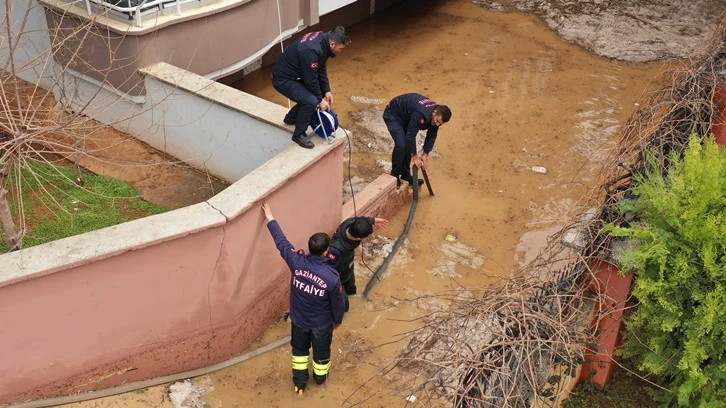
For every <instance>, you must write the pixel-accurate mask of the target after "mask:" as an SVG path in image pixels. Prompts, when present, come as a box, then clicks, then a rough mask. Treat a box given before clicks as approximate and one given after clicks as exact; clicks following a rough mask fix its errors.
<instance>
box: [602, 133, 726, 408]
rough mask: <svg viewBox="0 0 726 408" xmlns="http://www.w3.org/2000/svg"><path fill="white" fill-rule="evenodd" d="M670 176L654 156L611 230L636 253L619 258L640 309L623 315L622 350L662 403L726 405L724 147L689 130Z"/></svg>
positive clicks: (725, 190) (702, 405)
mask: <svg viewBox="0 0 726 408" xmlns="http://www.w3.org/2000/svg"><path fill="white" fill-rule="evenodd" d="M672 159H673V165H672V166H671V168H670V169H668V173H667V175H666V176H663V175H662V174H661V172H660V171H659V166H658V165H657V164H656V163H655V160H651V163H652V164H653V165H652V166H651V168H653V169H655V170H654V171H652V172H651V173H650V174H647V175H645V176H640V177H634V180H633V192H634V193H635V195H636V197H637V199H635V200H624V201H623V202H622V203H621V205H620V210H621V211H623V212H632V213H635V214H636V215H637V217H636V219H637V220H638V221H637V222H635V223H634V224H633V225H632V226H630V227H627V228H625V227H618V226H613V225H610V226H608V232H609V233H610V234H611V235H614V236H623V237H628V238H629V239H631V240H632V241H634V242H635V243H636V244H637V245H636V249H634V250H631V251H628V252H626V253H625V254H624V257H623V259H624V263H625V265H624V269H630V270H633V271H634V272H635V274H636V280H635V283H634V287H633V295H634V296H635V298H637V300H638V302H639V305H638V307H637V308H636V309H635V311H634V312H633V313H632V314H631V315H630V316H629V317H628V319H627V320H626V324H627V332H626V334H625V344H624V347H623V350H622V354H623V355H624V356H625V357H628V358H631V359H633V360H634V361H636V362H637V363H638V364H639V366H640V368H641V369H642V370H643V371H645V372H649V373H652V374H655V375H656V376H657V377H659V378H660V379H661V380H662V384H663V385H665V386H666V387H667V388H668V389H670V390H671V391H672V392H671V393H663V395H661V397H662V398H663V402H665V403H666V404H667V405H676V404H675V403H677V404H678V405H679V406H687V407H726V358H725V357H726V355H725V353H726V319H725V317H726V150H724V149H722V148H720V147H719V146H718V145H716V144H715V143H714V141H713V139H712V138H707V139H703V140H701V139H700V138H698V137H696V136H692V137H691V140H690V143H689V146H688V148H687V149H686V151H685V153H684V155H683V158H679V157H676V156H673V157H672Z"/></svg>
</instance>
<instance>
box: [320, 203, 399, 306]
mask: <svg viewBox="0 0 726 408" xmlns="http://www.w3.org/2000/svg"><path fill="white" fill-rule="evenodd" d="M387 226H388V220H386V219H383V218H373V217H350V218H348V219H347V220H345V221H343V223H342V224H340V226H338V229H337V230H336V231H335V233H334V234H333V238H331V239H330V249H329V250H328V258H330V266H332V267H333V268H335V270H336V271H338V274H340V283H342V284H343V289H344V290H345V311H346V312H347V311H348V309H349V308H350V303H349V302H348V295H355V294H356V292H357V288H356V286H355V271H354V269H353V267H354V265H353V264H354V261H355V249H356V248H358V246H359V245H360V243H361V241H362V240H363V239H365V238H367V237H368V236H370V235H371V234H372V233H373V227H376V228H386V227H387Z"/></svg>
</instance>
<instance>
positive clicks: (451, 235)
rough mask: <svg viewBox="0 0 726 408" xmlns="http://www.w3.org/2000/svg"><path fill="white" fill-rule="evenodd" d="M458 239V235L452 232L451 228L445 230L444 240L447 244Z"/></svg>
mask: <svg viewBox="0 0 726 408" xmlns="http://www.w3.org/2000/svg"><path fill="white" fill-rule="evenodd" d="M458 239H459V234H457V233H456V232H454V229H453V228H446V235H445V236H444V240H446V241H449V242H454V241H456V240H458Z"/></svg>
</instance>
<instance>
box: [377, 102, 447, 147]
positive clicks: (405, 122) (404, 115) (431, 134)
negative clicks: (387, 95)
mask: <svg viewBox="0 0 726 408" xmlns="http://www.w3.org/2000/svg"><path fill="white" fill-rule="evenodd" d="M437 106H439V104H438V103H436V102H434V101H432V100H431V99H429V98H427V97H425V96H423V95H421V94H417V93H407V94H403V95H399V96H397V97H395V98H393V99H391V102H389V103H388V107H389V108H390V109H391V111H392V112H393V115H394V116H395V117H396V119H398V123H400V124H401V126H403V128H404V129H406V152H407V153H408V154H410V155H412V156H413V155H415V154H416V134H418V131H419V130H424V129H428V132H426V139H425V140H424V145H423V151H424V153H430V152H431V149H433V148H434V142H435V141H436V136H437V135H438V134H439V127H438V126H434V125H432V124H431V118H432V117H433V112H434V109H436V107H437Z"/></svg>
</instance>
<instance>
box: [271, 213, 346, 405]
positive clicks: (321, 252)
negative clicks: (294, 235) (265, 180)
mask: <svg viewBox="0 0 726 408" xmlns="http://www.w3.org/2000/svg"><path fill="white" fill-rule="evenodd" d="M262 211H263V212H264V213H265V218H267V221H268V222H267V228H268V229H269V230H270V234H272V238H273V239H274V240H275V245H276V246H277V249H278V250H279V251H280V255H281V256H282V259H284V260H285V263H287V266H288V267H289V268H290V271H291V272H292V280H291V281H290V321H291V322H292V340H290V345H291V346H292V381H293V383H294V384H295V388H294V390H295V392H296V393H297V394H299V395H302V394H303V391H305V386H306V384H307V382H308V379H309V378H310V374H309V373H308V360H309V355H310V346H311V345H312V347H313V378H314V379H315V382H316V383H318V384H322V383H324V382H325V380H326V379H327V378H328V373H329V372H330V364H331V361H330V346H331V344H332V342H333V329H335V328H337V327H338V326H339V325H340V324H341V323H342V322H343V314H344V313H345V311H344V310H345V300H344V295H343V287H342V286H341V284H340V277H338V273H337V272H336V271H335V270H333V268H331V267H330V265H328V258H327V254H328V244H329V242H330V238H329V237H328V234H326V233H324V232H319V233H317V234H313V235H312V236H311V237H310V239H309V240H308V249H309V251H310V255H305V254H304V253H303V251H302V250H301V251H295V249H294V248H293V246H292V244H291V243H290V241H288V240H287V238H286V237H285V234H284V233H283V232H282V229H281V228H280V226H279V225H278V223H277V221H275V218H274V217H273V216H272V210H271V209H270V205H269V204H268V203H263V204H262Z"/></svg>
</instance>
